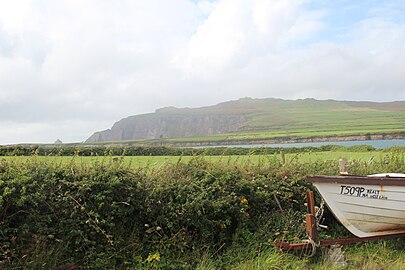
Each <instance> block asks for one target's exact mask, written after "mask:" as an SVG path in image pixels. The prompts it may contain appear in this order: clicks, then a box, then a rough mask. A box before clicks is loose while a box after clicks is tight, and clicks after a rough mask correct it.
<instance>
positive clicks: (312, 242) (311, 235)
mask: <svg viewBox="0 0 405 270" xmlns="http://www.w3.org/2000/svg"><path fill="white" fill-rule="evenodd" d="M306 205H307V211H308V213H307V214H306V215H305V221H306V232H307V235H308V240H305V241H303V242H301V243H288V242H284V241H283V240H279V239H276V240H275V241H274V247H275V249H276V250H278V251H292V252H294V251H304V250H312V253H311V254H310V255H309V256H310V257H311V256H314V255H315V253H316V250H317V248H320V247H328V246H332V245H346V244H355V243H361V242H368V241H373V240H381V239H389V238H397V237H404V236H405V233H400V234H388V235H378V236H371V237H362V238H360V237H350V238H338V239H327V240H320V239H319V235H318V224H317V219H316V211H315V199H314V192H313V191H311V190H308V191H307V192H306Z"/></svg>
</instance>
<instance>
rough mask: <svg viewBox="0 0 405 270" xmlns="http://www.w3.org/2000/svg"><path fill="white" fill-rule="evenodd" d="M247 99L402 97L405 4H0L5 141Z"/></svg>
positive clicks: (45, 138)
mask: <svg viewBox="0 0 405 270" xmlns="http://www.w3.org/2000/svg"><path fill="white" fill-rule="evenodd" d="M241 97H253V98H266V97H276V98H284V99H297V98H307V97H311V98H317V99H339V100H371V101H391V100H405V1H401V0H397V1H381V0H380V1H373V0H364V1H358V0H356V1H353V0H348V1H334V0H314V1H310V0H218V1H207V0H139V1H138V0H115V1H111V0H65V1H62V0H0V144H9V143H23V142H38V143H42V142H54V141H55V140H56V139H58V138H59V139H61V140H62V141H63V142H80V141H84V140H86V139H87V138H88V137H89V136H90V135H91V134H92V133H93V132H94V131H99V130H103V129H107V128H110V127H111V126H112V125H113V123H114V122H116V121H118V120H120V119H121V118H124V117H127V116H130V115H135V114H141V113H147V112H153V111H154V110H155V109H157V108H160V107H165V106H176V107H199V106H206V105H213V104H216V103H219V102H223V101H227V100H231V99H238V98H241Z"/></svg>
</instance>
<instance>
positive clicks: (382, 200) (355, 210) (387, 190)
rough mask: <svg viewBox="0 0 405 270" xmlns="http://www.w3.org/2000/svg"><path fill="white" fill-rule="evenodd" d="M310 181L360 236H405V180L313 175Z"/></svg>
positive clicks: (328, 203)
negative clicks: (403, 234)
mask: <svg viewBox="0 0 405 270" xmlns="http://www.w3.org/2000/svg"><path fill="white" fill-rule="evenodd" d="M308 180H309V181H310V182H312V183H313V184H314V186H315V187H316V188H317V190H318V191H319V193H320V194H321V196H322V197H323V199H324V200H325V202H326V204H327V205H328V207H329V208H330V210H331V211H332V213H333V214H334V215H335V217H336V218H337V219H338V220H339V221H340V222H341V223H342V224H343V226H345V227H346V228H347V229H348V230H349V231H350V232H351V233H353V234H354V235H356V236H357V237H372V236H380V235H390V234H401V233H405V178H386V177H380V178H375V177H351V176H341V177H325V176H310V177H308Z"/></svg>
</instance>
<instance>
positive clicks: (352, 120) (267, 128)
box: [87, 98, 405, 144]
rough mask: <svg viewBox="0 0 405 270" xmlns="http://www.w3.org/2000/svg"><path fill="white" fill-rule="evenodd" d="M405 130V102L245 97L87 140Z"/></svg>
mask: <svg viewBox="0 0 405 270" xmlns="http://www.w3.org/2000/svg"><path fill="white" fill-rule="evenodd" d="M404 132H405V101H397V102H385V103H375V102H354V101H335V100H315V99H303V100H282V99H271V98H270V99H252V98H243V99H239V100H236V101H229V102H224V103H220V104H217V105H214V106H208V107H201V108H195V109H190V108H174V107H169V108H163V109H159V110H157V111H156V112H155V113H151V114H144V115H136V116H131V117H128V118H125V119H122V120H120V121H118V122H117V123H115V124H114V126H113V127H112V128H111V129H109V130H106V131H101V132H97V133H95V134H93V135H92V136H91V137H90V138H89V139H88V140H87V142H88V143H92V142H107V141H126V142H128V141H134V142H138V143H149V144H150V143H152V144H153V143H159V142H162V141H164V142H166V143H170V142H172V143H181V142H205V141H218V142H224V141H229V142H230V141H238V140H267V139H270V140H271V139H277V140H278V141H280V142H282V141H283V140H293V139H294V138H300V139H301V140H302V139H305V138H314V140H316V138H319V137H325V136H328V137H333V136H355V135H360V136H366V137H364V138H368V139H373V138H374V137H373V134H380V135H381V134H386V136H388V137H387V138H392V137H394V138H399V137H401V138H402V137H403V136H404ZM388 134H389V135H390V136H391V137H389V135H388ZM315 137H316V138H315ZM375 138H380V137H375ZM382 138H384V137H382Z"/></svg>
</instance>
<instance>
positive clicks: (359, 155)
mask: <svg viewBox="0 0 405 270" xmlns="http://www.w3.org/2000/svg"><path fill="white" fill-rule="evenodd" d="M389 155H391V154H390V153H387V152H383V151H365V152H357V151H356V152H348V151H324V152H305V153H292V154H288V153H287V154H285V161H286V162H287V163H288V162H302V163H305V162H315V161H322V160H335V161H336V163H337V161H338V160H339V159H340V158H344V159H346V160H347V161H350V160H361V161H365V162H367V161H372V160H376V161H381V160H384V159H385V158H386V157H387V156H389ZM193 158H194V157H193V156H3V157H0V159H4V160H7V161H11V162H16V163H24V162H30V161H32V160H34V159H35V160H38V161H42V162H50V163H63V164H69V163H77V164H80V163H109V162H111V161H113V160H119V161H120V162H122V163H123V164H124V165H125V166H128V167H130V168H133V169H138V168H158V167H163V166H166V165H169V164H176V163H179V162H189V161H190V160H191V159H193ZM202 158H203V159H204V160H206V161H208V162H214V163H226V164H235V165H238V164H239V165H240V164H245V163H247V164H256V165H261V164H265V163H267V162H273V161H274V160H275V159H281V156H280V154H271V155H223V156H202Z"/></svg>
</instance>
